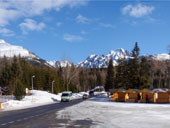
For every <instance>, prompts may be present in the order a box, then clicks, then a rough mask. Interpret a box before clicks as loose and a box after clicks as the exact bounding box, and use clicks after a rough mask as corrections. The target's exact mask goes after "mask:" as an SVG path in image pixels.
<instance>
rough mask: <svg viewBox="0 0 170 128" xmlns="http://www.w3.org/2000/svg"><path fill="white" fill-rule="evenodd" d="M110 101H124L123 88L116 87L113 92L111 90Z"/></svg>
mask: <svg viewBox="0 0 170 128" xmlns="http://www.w3.org/2000/svg"><path fill="white" fill-rule="evenodd" d="M110 101H118V102H124V101H125V90H124V89H116V90H114V91H113V92H111V96H110Z"/></svg>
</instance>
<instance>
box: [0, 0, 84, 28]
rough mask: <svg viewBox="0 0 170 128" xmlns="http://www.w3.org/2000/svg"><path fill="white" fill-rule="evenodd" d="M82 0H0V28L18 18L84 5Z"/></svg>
mask: <svg viewBox="0 0 170 128" xmlns="http://www.w3.org/2000/svg"><path fill="white" fill-rule="evenodd" d="M86 3H87V2H85V1H84V0H1V1H0V26H5V25H7V24H9V21H11V20H14V19H16V18H18V17H29V16H36V15H41V14H43V13H44V12H45V11H50V10H52V9H53V10H56V11H59V10H60V9H61V8H63V7H66V6H67V7H70V8H73V7H76V6H81V5H85V4H86Z"/></svg>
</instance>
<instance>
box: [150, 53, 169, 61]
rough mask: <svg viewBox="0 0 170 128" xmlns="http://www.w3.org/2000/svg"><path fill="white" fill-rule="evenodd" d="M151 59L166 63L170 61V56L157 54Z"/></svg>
mask: <svg viewBox="0 0 170 128" xmlns="http://www.w3.org/2000/svg"><path fill="white" fill-rule="evenodd" d="M151 58H152V59H154V60H157V61H165V60H170V55H168V54H165V53H164V54H155V55H151Z"/></svg>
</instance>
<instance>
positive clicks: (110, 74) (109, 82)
mask: <svg viewBox="0 0 170 128" xmlns="http://www.w3.org/2000/svg"><path fill="white" fill-rule="evenodd" d="M112 88H114V67H113V61H112V59H110V61H109V66H108V68H107V76H106V83H105V90H106V91H109V89H112Z"/></svg>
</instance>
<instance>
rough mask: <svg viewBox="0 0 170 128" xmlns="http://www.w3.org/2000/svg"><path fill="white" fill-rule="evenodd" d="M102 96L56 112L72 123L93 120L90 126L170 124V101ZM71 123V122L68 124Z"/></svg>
mask: <svg viewBox="0 0 170 128" xmlns="http://www.w3.org/2000/svg"><path fill="white" fill-rule="evenodd" d="M105 96H106V95H104V94H103V96H99V97H97V98H96V97H94V98H91V99H88V100H86V101H84V102H81V103H80V104H77V105H74V106H71V107H68V108H65V109H64V110H61V111H59V112H57V113H56V118H57V119H62V120H69V123H70V125H71V126H72V124H76V123H75V122H78V121H79V120H80V121H82V122H83V121H87V120H88V121H91V122H92V123H91V124H90V127H91V128H113V127H115V128H169V126H170V121H169V120H170V111H169V110H170V104H141V103H140V104H138V103H118V102H110V101H109V98H106V97H105ZM67 125H68V126H69V124H67Z"/></svg>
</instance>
